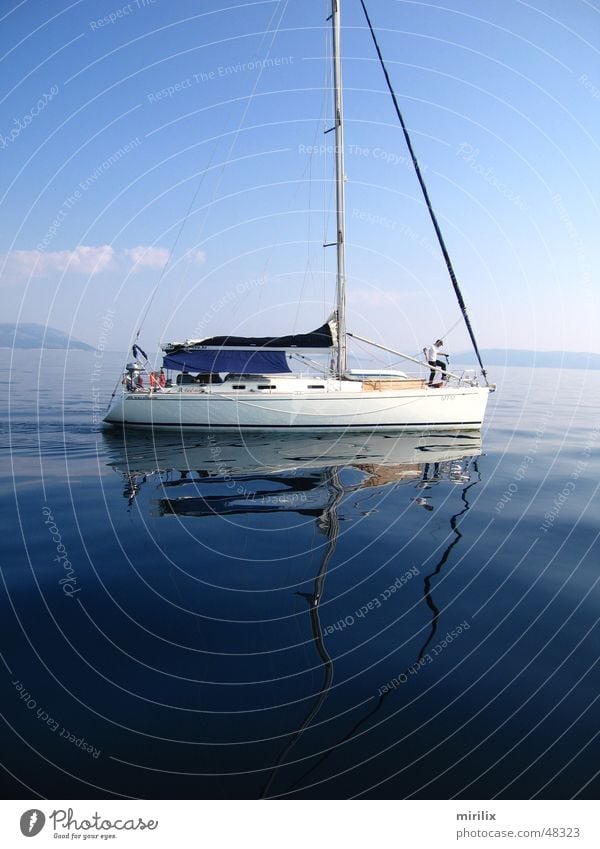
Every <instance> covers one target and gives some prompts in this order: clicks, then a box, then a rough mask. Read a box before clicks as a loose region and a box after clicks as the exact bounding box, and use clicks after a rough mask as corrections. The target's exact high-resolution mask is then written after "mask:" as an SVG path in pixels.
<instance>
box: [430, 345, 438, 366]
mask: <svg viewBox="0 0 600 849" xmlns="http://www.w3.org/2000/svg"><path fill="white" fill-rule="evenodd" d="M439 350H440V348H436V346H435V345H430V346H429V348H427V360H428V362H430V363H434V362H435V361H436V360H437V358H438V351H439Z"/></svg>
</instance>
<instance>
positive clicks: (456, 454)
mask: <svg viewBox="0 0 600 849" xmlns="http://www.w3.org/2000/svg"><path fill="white" fill-rule="evenodd" d="M104 438H105V440H106V444H107V448H108V453H109V456H110V457H111V462H110V463H109V465H110V466H112V467H113V468H115V469H116V470H117V471H119V472H121V473H122V474H123V479H124V483H125V487H124V492H123V494H124V496H125V497H126V498H127V499H128V501H129V503H130V504H131V503H132V502H133V499H134V498H135V496H136V495H137V493H138V491H139V489H140V487H141V486H142V485H143V484H145V483H146V482H147V481H148V480H149V479H150V478H154V479H158V480H159V482H160V483H161V485H162V487H163V488H164V490H165V494H167V493H168V495H167V497H165V498H162V499H160V502H159V505H158V507H159V513H160V515H168V514H176V515H181V516H204V515H213V514H215V513H217V514H222V515H227V514H230V513H260V512H279V511H285V510H291V511H299V512H303V513H305V514H307V515H317V514H319V513H320V512H321V511H322V510H323V509H324V508H325V507H326V505H327V501H328V498H329V495H328V488H327V486H326V485H324V481H323V474H324V473H326V472H327V470H330V469H347V470H354V471H355V472H358V473H359V480H358V481H356V480H354V481H353V483H352V484H351V485H350V488H351V489H365V488H369V487H380V486H386V485H389V484H395V483H398V482H403V481H406V482H410V483H415V482H416V483H417V484H418V485H417V487H416V491H415V492H414V494H413V495H412V496H411V497H412V500H413V501H414V502H415V504H418V505H420V506H422V507H425V508H428V509H431V508H432V505H431V504H430V500H431V495H430V493H429V492H428V490H429V489H430V488H431V487H432V486H433V485H434V484H436V483H438V482H440V481H442V480H446V481H450V482H453V483H463V482H464V481H465V480H466V478H465V475H467V474H468V465H469V464H468V462H467V463H466V464H465V463H464V462H463V461H465V460H467V461H470V460H471V459H472V458H473V457H476V456H478V455H479V454H480V453H481V435H480V434H479V432H477V431H471V432H469V433H465V434H443V433H435V434H433V433H429V434H426V433H425V434H413V435H410V436H407V435H401V436H395V435H391V434H385V435H384V434H349V435H347V436H344V435H342V436H331V437H329V436H315V437H308V436H307V437H297V436H293V435H287V434H283V435H277V434H269V435H268V436H266V435H265V436H263V435H262V434H250V435H248V434H245V435H244V436H243V437H240V436H237V437H231V436H229V435H228V434H221V433H211V434H205V435H202V436H201V437H200V438H198V439H191V438H189V436H186V437H185V438H183V437H174V436H173V435H171V434H164V435H163V434H160V433H153V434H145V433H131V432H128V433H126V434H125V435H115V434H113V433H112V432H106V433H105V434H104ZM355 477H356V475H355ZM219 484H220V485H221V487H220V489H219ZM186 487H187V488H188V489H189V490H191V491H193V492H194V493H195V494H194V495H192V496H190V495H188V494H186V492H185V488H186ZM175 489H177V490H178V493H177V495H171V492H172V491H173V490H175ZM213 492H214V494H213ZM180 493H181V494H180ZM300 493H302V498H299V494H300ZM300 503H301V506H299V505H300Z"/></svg>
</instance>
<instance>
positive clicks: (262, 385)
mask: <svg viewBox="0 0 600 849" xmlns="http://www.w3.org/2000/svg"><path fill="white" fill-rule="evenodd" d="M256 388H257V389H277V387H276V386H275V385H274V384H273V383H259V384H258V386H257V387H256Z"/></svg>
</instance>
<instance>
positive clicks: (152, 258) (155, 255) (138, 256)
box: [123, 245, 169, 274]
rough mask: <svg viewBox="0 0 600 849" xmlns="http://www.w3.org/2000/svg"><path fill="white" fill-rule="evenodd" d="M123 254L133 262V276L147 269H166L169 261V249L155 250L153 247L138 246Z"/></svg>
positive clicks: (127, 249)
mask: <svg viewBox="0 0 600 849" xmlns="http://www.w3.org/2000/svg"><path fill="white" fill-rule="evenodd" d="M123 254H124V255H125V256H126V257H127V258H128V259H130V260H131V262H132V263H133V267H132V269H131V271H132V273H133V274H138V273H139V272H140V271H143V270H144V269H145V268H164V266H165V265H166V264H167V261H168V259H169V251H168V250H167V248H155V247H152V246H151V245H138V246H137V247H136V248H125V250H124V251H123Z"/></svg>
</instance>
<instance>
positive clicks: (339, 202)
mask: <svg viewBox="0 0 600 849" xmlns="http://www.w3.org/2000/svg"><path fill="white" fill-rule="evenodd" d="M331 22H332V33H333V38H332V44H333V89H334V109H335V200H336V230H337V236H336V241H335V244H336V249H337V274H336V300H337V321H338V357H337V373H338V377H340V378H341V377H342V375H343V374H345V372H346V371H347V368H348V358H347V351H346V252H345V244H344V241H345V233H346V227H345V197H344V195H345V192H344V113H343V99H342V57H341V51H340V0H331Z"/></svg>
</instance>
